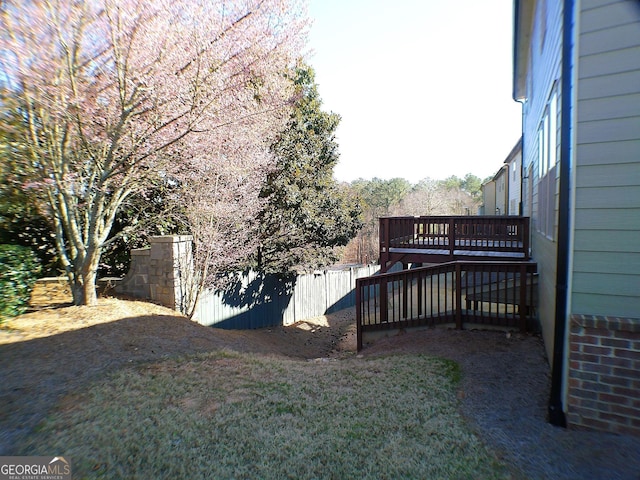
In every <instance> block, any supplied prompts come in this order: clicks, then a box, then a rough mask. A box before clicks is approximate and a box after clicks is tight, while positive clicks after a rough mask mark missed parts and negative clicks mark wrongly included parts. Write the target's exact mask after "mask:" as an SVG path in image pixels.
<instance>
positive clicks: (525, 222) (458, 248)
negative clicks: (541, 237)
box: [380, 216, 529, 271]
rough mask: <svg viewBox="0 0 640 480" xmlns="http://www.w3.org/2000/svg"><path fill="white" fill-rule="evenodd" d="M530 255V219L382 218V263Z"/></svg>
mask: <svg viewBox="0 0 640 480" xmlns="http://www.w3.org/2000/svg"><path fill="white" fill-rule="evenodd" d="M444 257H448V259H449V260H457V259H470V260H491V259H493V260H495V259H496V257H499V258H513V259H523V260H525V259H528V258H529V218H528V217H516V216H504V217H500V216H450V217H440V216H432V217H384V218H380V265H381V266H382V269H383V271H384V270H385V267H386V265H387V263H388V262H393V261H401V260H402V261H408V262H424V263H428V262H431V261H434V262H442V261H443V260H446V258H444Z"/></svg>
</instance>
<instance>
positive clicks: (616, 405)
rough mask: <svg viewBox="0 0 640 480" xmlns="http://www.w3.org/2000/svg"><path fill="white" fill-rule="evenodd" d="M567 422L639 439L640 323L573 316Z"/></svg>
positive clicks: (636, 321)
mask: <svg viewBox="0 0 640 480" xmlns="http://www.w3.org/2000/svg"><path fill="white" fill-rule="evenodd" d="M567 403H568V405H567V410H568V423H569V426H570V427H583V428H590V429H595V430H603V431H608V432H614V433H625V434H632V435H638V436H640V319H631V318H617V317H602V316H595V315H572V316H571V334H570V338H569V398H568V402H567Z"/></svg>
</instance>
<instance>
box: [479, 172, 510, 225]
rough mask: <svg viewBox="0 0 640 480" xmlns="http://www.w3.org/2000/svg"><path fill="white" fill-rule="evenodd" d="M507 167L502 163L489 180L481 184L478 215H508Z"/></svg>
mask: <svg viewBox="0 0 640 480" xmlns="http://www.w3.org/2000/svg"><path fill="white" fill-rule="evenodd" d="M508 209H509V167H508V166H507V165H503V166H502V167H501V168H500V170H498V173H496V174H495V175H494V176H493V178H492V179H491V180H487V181H486V182H485V183H483V184H482V206H481V207H480V211H479V212H478V213H479V214H480V215H509V212H508Z"/></svg>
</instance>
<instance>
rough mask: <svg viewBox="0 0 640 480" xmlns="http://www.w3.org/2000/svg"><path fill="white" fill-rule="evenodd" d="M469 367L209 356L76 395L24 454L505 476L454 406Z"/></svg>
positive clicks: (147, 473) (313, 472)
mask: <svg viewBox="0 0 640 480" xmlns="http://www.w3.org/2000/svg"><path fill="white" fill-rule="evenodd" d="M459 377H460V370H459V367H458V366H457V364H455V363H453V362H450V361H447V360H441V359H434V358H430V357H426V356H421V355H399V356H389V357H384V358H373V359H362V358H353V359H349V360H343V361H316V362H300V361H294V360H285V359H279V358H278V359H277V358H271V357H261V356H256V355H249V354H237V353H229V352H218V353H213V354H206V355H199V356H196V357H191V358H185V359H179V360H171V361H166V362H163V363H156V364H151V365H146V366H141V367H137V368H131V369H128V370H125V371H122V372H120V373H118V374H116V375H114V376H112V377H109V378H107V379H105V380H104V381H103V382H101V383H100V384H96V385H94V386H93V387H91V388H90V389H89V390H88V391H86V392H84V393H82V395H80V396H76V397H70V398H67V399H65V401H64V402H63V403H62V404H61V406H60V408H59V409H58V410H57V411H56V413H55V414H54V415H53V416H52V417H50V418H49V420H47V421H46V422H44V423H43V424H42V425H41V428H40V429H39V432H38V433H36V434H34V435H33V436H32V437H31V444H30V445H28V446H27V447H26V448H25V449H24V450H25V451H24V452H23V453H24V454H41V455H44V454H45V453H47V454H51V452H55V454H56V455H64V456H65V457H67V458H69V457H70V458H71V460H72V462H73V468H74V476H77V477H78V478H131V479H134V478H140V479H147V478H190V479H197V478H237V479H244V478H246V479H253V478H264V479H268V478H275V479H282V478H292V479H311V478H313V479H316V478H317V479H320V478H327V479H348V478H357V479H384V478H388V479H396V478H430V479H437V478H443V479H444V478H446V479H449V478H457V479H462V478H482V479H486V478H508V477H509V475H508V473H507V470H506V469H505V467H504V466H503V465H500V464H499V463H498V462H497V461H496V460H495V458H494V457H493V456H492V455H491V453H490V452H489V451H488V450H487V449H486V448H485V447H484V445H483V444H482V443H480V441H479V440H478V439H477V437H475V436H474V435H473V434H472V433H471V432H470V430H469V429H468V428H467V427H466V426H465V424H464V421H463V420H462V419H461V417H460V415H459V414H458V413H457V408H456V399H455V383H456V382H457V380H458V379H459Z"/></svg>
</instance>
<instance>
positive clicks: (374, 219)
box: [341, 173, 482, 263]
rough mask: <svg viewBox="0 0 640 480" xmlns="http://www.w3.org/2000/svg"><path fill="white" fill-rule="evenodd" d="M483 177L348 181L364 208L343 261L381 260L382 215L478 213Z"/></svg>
mask: <svg viewBox="0 0 640 480" xmlns="http://www.w3.org/2000/svg"><path fill="white" fill-rule="evenodd" d="M481 186H482V180H481V179H480V178H479V177H477V176H475V175H473V174H471V173H468V174H466V175H465V176H464V177H463V178H459V177H457V176H455V175H454V176H450V177H448V178H446V179H444V180H435V179H431V178H425V179H422V180H420V181H418V182H417V183H415V184H413V183H411V182H410V181H409V180H406V179H403V178H392V179H390V180H381V179H379V178H374V179H372V180H364V179H359V180H355V181H353V182H351V183H350V184H347V187H346V188H348V190H349V191H350V192H351V195H352V196H354V197H355V198H357V201H358V204H359V205H360V207H361V209H362V228H361V229H360V230H359V231H358V232H357V234H356V236H355V238H353V239H352V240H351V241H350V242H349V244H348V245H347V246H346V247H345V248H344V249H343V251H342V256H341V261H342V262H344V263H375V262H376V261H377V260H378V249H379V243H378V242H379V240H378V239H379V233H380V232H379V221H378V219H379V218H380V217H389V216H423V215H475V214H477V212H478V207H479V206H480V204H481V203H482V190H481Z"/></svg>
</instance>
